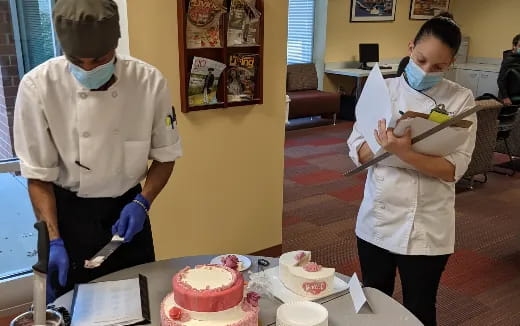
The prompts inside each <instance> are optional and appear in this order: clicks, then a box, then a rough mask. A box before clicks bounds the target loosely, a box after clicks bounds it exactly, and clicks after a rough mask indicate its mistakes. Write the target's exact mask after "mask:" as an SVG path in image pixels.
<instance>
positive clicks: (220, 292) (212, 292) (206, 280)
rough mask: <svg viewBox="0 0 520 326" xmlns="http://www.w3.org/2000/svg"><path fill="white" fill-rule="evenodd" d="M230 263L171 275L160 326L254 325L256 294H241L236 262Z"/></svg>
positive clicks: (199, 267)
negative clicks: (170, 287)
mask: <svg viewBox="0 0 520 326" xmlns="http://www.w3.org/2000/svg"><path fill="white" fill-rule="evenodd" d="M235 258H236V257H235ZM231 260H233V262H232V263H231V264H226V265H199V266H195V267H193V268H190V267H186V268H184V269H183V270H181V271H180V272H179V273H177V274H176V275H174V277H173V280H172V286H173V292H172V293H170V294H169V295H167V296H166V297H165V298H164V300H163V302H162V304H161V325H162V326H258V313H259V308H258V300H259V295H258V294H256V293H254V292H249V293H247V294H245V293H244V279H243V277H242V274H240V272H238V271H237V270H236V266H237V264H236V263H237V262H238V261H237V260H235V259H231ZM229 266H231V267H233V268H231V267H229Z"/></svg>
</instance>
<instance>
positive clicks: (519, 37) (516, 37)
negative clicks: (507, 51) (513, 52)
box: [513, 34, 520, 46]
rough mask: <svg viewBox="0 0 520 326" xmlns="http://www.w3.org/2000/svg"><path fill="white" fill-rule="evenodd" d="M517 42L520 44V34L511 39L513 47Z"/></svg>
mask: <svg viewBox="0 0 520 326" xmlns="http://www.w3.org/2000/svg"><path fill="white" fill-rule="evenodd" d="M518 42H520V34H518V35H517V36H515V38H514V39H513V46H517V45H518Z"/></svg>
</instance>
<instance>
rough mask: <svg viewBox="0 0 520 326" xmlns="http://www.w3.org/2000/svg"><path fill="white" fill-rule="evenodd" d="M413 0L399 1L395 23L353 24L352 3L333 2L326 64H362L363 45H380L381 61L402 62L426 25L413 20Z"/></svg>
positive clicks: (328, 24) (340, 0)
mask: <svg viewBox="0 0 520 326" xmlns="http://www.w3.org/2000/svg"><path fill="white" fill-rule="evenodd" d="M410 1H411V0H398V1H397V9H396V15H395V21H394V22H369V23H365V22H362V23H351V22H350V5H351V1H350V0H329V8H328V21H327V48H326V52H325V62H338V61H354V60H358V56H359V55H358V52H359V46H358V45H359V43H379V53H380V54H379V55H380V59H393V58H402V57H404V56H405V55H406V54H407V48H408V42H409V41H410V40H412V39H413V38H414V37H415V34H416V33H417V31H418V30H419V28H420V27H421V25H422V23H424V21H418V20H409V19H408V15H409V11H410Z"/></svg>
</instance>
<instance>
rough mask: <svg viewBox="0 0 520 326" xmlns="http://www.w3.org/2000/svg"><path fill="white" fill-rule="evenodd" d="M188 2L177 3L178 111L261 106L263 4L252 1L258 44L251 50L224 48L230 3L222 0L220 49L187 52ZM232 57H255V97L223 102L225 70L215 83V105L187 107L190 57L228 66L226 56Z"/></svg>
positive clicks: (225, 45)
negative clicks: (216, 86) (179, 90)
mask: <svg viewBox="0 0 520 326" xmlns="http://www.w3.org/2000/svg"><path fill="white" fill-rule="evenodd" d="M189 2H190V1H189V0H177V16H178V17H177V18H178V24H179V28H178V30H179V72H180V81H181V83H180V87H181V111H182V112H184V113H187V112H191V111H201V110H210V109H219V108H228V107H236V106H248V105H254V104H262V103H263V76H264V73H263V71H264V1H263V0H256V8H257V10H258V11H260V12H261V13H262V16H261V17H260V24H259V31H258V44H259V45H255V46H228V44H227V43H228V42H227V28H228V21H229V8H230V7H231V0H226V8H227V12H226V13H225V14H224V15H222V17H221V24H220V36H221V44H222V47H221V48H200V49H188V48H187V46H186V26H187V13H188V6H189ZM235 53H247V54H258V55H259V56H258V58H259V60H258V66H257V71H256V75H255V79H256V80H255V94H254V98H253V99H252V100H249V101H242V102H228V100H227V80H228V71H229V69H228V68H226V69H225V70H224V72H223V73H222V75H221V76H220V79H219V85H218V90H217V100H218V103H217V104H210V105H203V106H192V107H190V106H189V102H188V85H189V80H190V72H191V66H192V63H193V58H194V57H196V56H197V57H205V58H209V59H212V60H215V61H219V62H222V63H225V64H226V65H228V64H229V55H231V54H235Z"/></svg>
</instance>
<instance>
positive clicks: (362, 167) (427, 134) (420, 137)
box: [343, 105, 484, 177]
mask: <svg viewBox="0 0 520 326" xmlns="http://www.w3.org/2000/svg"><path fill="white" fill-rule="evenodd" d="M483 108H484V107H483V106H480V105H476V106H474V107H473V108H471V109H469V110H466V111H464V112H462V113H461V114H459V115H456V116H454V117H453V118H451V119H448V120H446V121H444V122H443V123H441V124H439V125H437V126H435V127H433V128H431V129H429V130H427V131H425V132H423V133H422V134H420V135H417V136H415V137H413V138H412V144H415V143H417V142H420V141H421V140H423V139H425V138H428V137H430V136H431V135H434V134H436V133H438V132H439V131H441V130H443V129H446V128H448V127H449V126H452V125H454V124H457V123H458V122H459V121H461V120H462V119H464V118H467V117H468V116H470V115H472V114H474V113H476V112H478V111H480V110H482V109H483ZM392 155H393V154H392V153H390V152H385V153H383V154H380V155H379V156H377V157H375V158H373V159H371V160H370V161H368V162H366V163H365V164H362V165H360V166H358V167H357V168H354V169H352V170H349V171H347V172H345V173H344V174H343V175H344V176H346V177H350V176H352V175H355V174H357V173H359V172H361V171H363V170H365V169H367V168H369V167H371V166H372V165H375V164H377V163H379V162H381V161H382V160H384V159H385V158H387V157H390V156H392Z"/></svg>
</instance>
